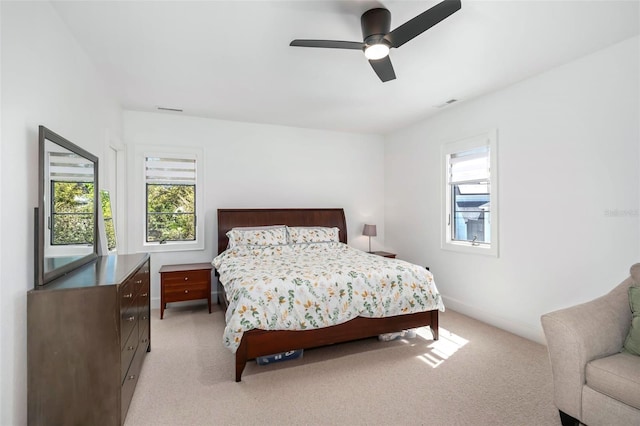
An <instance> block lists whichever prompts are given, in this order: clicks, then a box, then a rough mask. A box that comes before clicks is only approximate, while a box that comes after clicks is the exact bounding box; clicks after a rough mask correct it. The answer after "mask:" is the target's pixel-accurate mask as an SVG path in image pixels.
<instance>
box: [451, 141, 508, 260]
mask: <svg viewBox="0 0 640 426" xmlns="http://www.w3.org/2000/svg"><path fill="white" fill-rule="evenodd" d="M443 158H444V167H443V170H444V182H445V185H444V194H445V195H444V197H443V213H444V215H443V216H444V225H443V241H442V245H443V248H446V249H451V250H456V251H462V252H475V253H485V254H492V255H496V256H497V253H498V239H497V237H498V233H497V214H496V213H497V193H496V188H497V167H496V136H495V132H492V133H488V134H486V135H482V136H479V137H475V138H470V139H466V140H463V141H459V142H454V143H451V144H446V145H444V146H443Z"/></svg>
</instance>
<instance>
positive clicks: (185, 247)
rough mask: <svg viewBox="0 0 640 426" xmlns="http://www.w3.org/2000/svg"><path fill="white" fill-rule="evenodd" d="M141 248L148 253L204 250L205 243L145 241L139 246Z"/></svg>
mask: <svg viewBox="0 0 640 426" xmlns="http://www.w3.org/2000/svg"><path fill="white" fill-rule="evenodd" d="M139 250H140V251H142V252H146V253H161V252H171V251H191V250H204V244H202V243H199V242H188V243H186V242H167V243H164V244H160V243H145V244H143V245H142V246H141V247H139Z"/></svg>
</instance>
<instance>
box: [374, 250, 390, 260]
mask: <svg viewBox="0 0 640 426" xmlns="http://www.w3.org/2000/svg"><path fill="white" fill-rule="evenodd" d="M369 253H371V254H376V255H378V256H382V257H388V258H390V259H395V258H396V254H395V253H389V252H388V251H371V252H369Z"/></svg>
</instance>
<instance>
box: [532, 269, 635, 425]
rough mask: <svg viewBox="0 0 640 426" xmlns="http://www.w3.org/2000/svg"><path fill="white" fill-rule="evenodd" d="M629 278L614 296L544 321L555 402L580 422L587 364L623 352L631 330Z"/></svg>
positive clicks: (546, 316)
mask: <svg viewBox="0 0 640 426" xmlns="http://www.w3.org/2000/svg"><path fill="white" fill-rule="evenodd" d="M632 284H633V280H632V279H631V278H627V279H626V280H625V281H623V282H622V283H621V284H620V285H618V286H617V287H615V288H614V289H613V290H611V292H609V293H607V294H606V295H604V296H602V297H599V298H597V299H594V300H591V301H589V302H587V303H583V304H581V305H576V306H572V307H570V308H566V309H561V310H559V311H555V312H551V313H548V314H545V315H543V316H542V318H541V322H542V328H543V329H544V334H545V337H546V340H547V349H548V351H549V359H550V361H551V371H552V374H553V385H554V402H555V404H556V406H557V407H558V409H559V410H561V411H564V412H565V413H567V414H569V415H571V416H573V417H575V418H577V419H580V418H581V415H582V386H583V385H584V383H585V371H586V365H587V363H588V362H590V361H592V360H594V359H597V358H602V357H605V356H609V355H613V354H615V353H618V352H620V350H621V349H622V345H623V343H624V339H625V338H626V337H627V334H628V332H629V328H630V326H631V309H630V307H629V298H628V295H627V291H628V288H629V286H631V285H632Z"/></svg>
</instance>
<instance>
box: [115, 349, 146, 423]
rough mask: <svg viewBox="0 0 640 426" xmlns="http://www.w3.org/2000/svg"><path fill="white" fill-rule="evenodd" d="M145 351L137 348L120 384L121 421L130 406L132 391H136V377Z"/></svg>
mask: <svg viewBox="0 0 640 426" xmlns="http://www.w3.org/2000/svg"><path fill="white" fill-rule="evenodd" d="M144 355H145V351H143V350H141V348H138V349H137V350H136V353H135V355H134V356H133V361H131V365H130V366H129V370H128V371H127V374H126V376H125V378H124V381H123V382H122V388H121V396H120V398H121V404H120V410H121V416H122V419H123V420H124V418H125V417H126V416H127V411H129V404H131V398H132V397H133V391H135V390H136V384H137V383H138V375H139V374H140V370H141V368H142V361H143V360H144Z"/></svg>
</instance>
